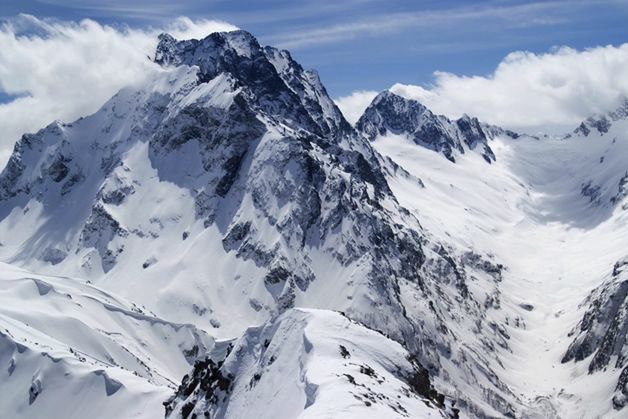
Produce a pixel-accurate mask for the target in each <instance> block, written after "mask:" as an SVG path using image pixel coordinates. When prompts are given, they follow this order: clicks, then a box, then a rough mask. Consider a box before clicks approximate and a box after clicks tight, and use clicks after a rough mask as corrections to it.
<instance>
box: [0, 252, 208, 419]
mask: <svg viewBox="0 0 628 419" xmlns="http://www.w3.org/2000/svg"><path fill="white" fill-rule="evenodd" d="M213 344H214V341H213V339H212V338H211V337H209V336H208V335H207V334H205V333H204V332H202V331H200V330H198V329H196V328H195V327H194V326H192V325H184V324H176V323H171V322H167V321H164V320H162V319H159V318H156V317H154V316H153V315H151V314H150V313H147V312H145V311H144V310H143V309H141V308H140V307H137V306H135V305H133V304H132V303H128V302H126V301H124V300H122V299H120V298H119V297H116V296H114V295H112V294H110V293H108V292H104V291H102V290H99V289H97V288H94V287H93V286H91V285H87V284H81V283H79V282H77V281H75V280H73V279H71V278H61V277H51V276H43V275H36V274H32V273H30V272H28V271H24V270H21V269H17V268H14V267H12V266H10V265H6V264H4V263H0V366H1V369H0V392H1V394H2V397H0V409H1V410H0V411H1V412H2V414H1V415H0V416H2V417H7V418H18V417H19V418H49V417H63V418H77V419H78V418H85V417H103V418H104V417H142V418H154V417H156V416H160V415H161V414H162V412H163V407H162V406H161V403H162V402H163V400H164V398H165V397H167V396H168V394H169V393H170V392H171V391H172V389H173V388H174V387H176V384H177V383H178V382H179V381H180V380H181V377H182V376H183V375H184V374H185V373H186V372H187V370H188V369H189V368H190V366H191V364H193V362H194V360H195V359H196V357H197V356H198V354H199V353H205V352H206V351H208V350H210V349H211V348H212V347H213Z"/></svg>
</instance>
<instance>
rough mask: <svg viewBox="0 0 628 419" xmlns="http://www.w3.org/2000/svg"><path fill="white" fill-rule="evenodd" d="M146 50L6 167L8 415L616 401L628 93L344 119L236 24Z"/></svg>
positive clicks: (579, 408)
mask: <svg viewBox="0 0 628 419" xmlns="http://www.w3.org/2000/svg"><path fill="white" fill-rule="evenodd" d="M153 59H154V66H155V71H154V73H153V74H152V75H151V76H150V77H147V80H146V81H145V82H144V83H142V84H141V85H135V86H129V87H127V88H125V89H123V90H121V91H120V92H119V93H118V94H116V95H115V96H114V97H113V98H111V99H110V100H109V101H108V102H107V103H105V104H104V105H103V106H102V108H101V109H100V110H99V111H97V112H96V113H95V114H93V115H90V116H86V117H84V118H81V119H79V120H77V121H74V122H72V123H62V122H54V123H52V124H50V125H49V126H47V127H45V128H43V129H42V130H40V131H39V132H37V133H35V134H25V135H24V136H23V137H22V138H21V139H20V140H19V141H18V142H17V143H16V145H15V148H14V151H13V154H12V156H11V158H10V160H9V162H8V163H7V165H6V167H5V168H4V170H3V171H2V173H1V174H0V261H1V262H0V377H1V378H0V417H7V418H85V417H89V418H93V419H96V418H112V417H116V418H127V417H128V418H155V417H164V416H165V417H168V418H202V417H210V418H248V417H258V418H285V419H291V418H332V417H333V418H337V417H338V418H457V417H460V418H489V417H490V418H493V417H495V418H503V417H506V418H565V419H572V418H598V417H600V418H602V417H603V418H615V417H616V418H621V417H626V415H628V409H627V408H625V406H626V405H628V387H627V386H628V342H627V336H628V234H626V232H625V230H626V228H627V227H628V159H627V157H628V102H626V103H624V104H623V105H622V106H620V107H619V108H618V109H615V110H610V111H609V113H608V114H606V115H602V116H596V117H591V118H589V119H587V120H586V121H583V123H582V124H581V125H580V126H579V127H574V128H575V129H574V131H573V132H572V133H570V134H568V135H565V136H563V137H549V136H540V137H531V136H527V135H523V134H518V133H514V132H511V131H508V130H504V129H501V128H499V127H496V126H492V125H488V124H485V123H483V122H481V121H478V120H477V119H476V118H473V117H469V116H466V115H465V116H463V117H462V118H460V119H457V120H451V119H449V118H447V117H444V116H440V115H435V114H433V113H432V112H431V111H430V110H429V109H427V108H426V107H425V106H423V105H422V104H420V103H418V102H416V101H414V100H410V99H407V98H404V97H401V96H398V95H396V94H394V93H391V92H389V91H385V92H382V93H381V94H379V95H378V96H377V97H376V98H375V99H374V100H373V102H372V103H371V105H370V106H369V107H368V108H367V109H366V111H365V112H364V114H363V116H362V117H361V118H360V120H359V121H358V122H357V123H356V124H355V127H354V126H351V125H350V124H349V123H348V122H347V121H346V120H345V118H344V117H343V115H342V113H341V112H340V110H339V109H338V108H337V107H336V105H335V104H334V102H333V100H332V99H331V98H330V97H329V96H328V94H327V92H326V90H325V88H324V86H323V85H322V83H321V81H320V79H319V77H318V75H317V73H316V72H315V71H312V70H304V69H303V68H302V67H301V66H300V65H299V64H298V63H297V62H295V61H294V60H293V59H292V57H291V55H290V53H289V52H287V51H281V50H277V49H275V48H272V47H264V46H260V45H259V43H258V42H257V40H256V39H255V38H254V37H253V36H252V35H251V34H249V33H247V32H244V31H233V32H224V33H213V34H211V35H209V36H208V37H206V38H204V39H202V40H186V41H177V40H176V39H174V38H173V37H171V36H170V35H167V34H163V35H160V37H159V45H158V47H157V51H156V53H155V55H154V57H153Z"/></svg>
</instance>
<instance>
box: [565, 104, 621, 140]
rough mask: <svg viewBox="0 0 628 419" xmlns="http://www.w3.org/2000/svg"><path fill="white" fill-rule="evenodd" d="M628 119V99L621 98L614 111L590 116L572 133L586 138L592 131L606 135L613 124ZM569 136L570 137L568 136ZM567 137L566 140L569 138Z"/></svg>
mask: <svg viewBox="0 0 628 419" xmlns="http://www.w3.org/2000/svg"><path fill="white" fill-rule="evenodd" d="M623 119H628V98H627V97H623V98H622V99H621V100H620V103H619V106H618V107H617V108H615V110H613V111H611V112H608V113H606V114H598V115H593V116H590V117H589V118H587V119H585V120H584V121H582V122H581V123H580V125H578V128H576V129H575V130H574V131H573V132H574V134H576V135H582V136H584V137H588V136H589V134H590V133H591V132H592V131H597V132H598V133H599V134H601V135H604V134H606V133H607V132H608V131H609V130H610V128H611V126H612V125H613V122H616V121H620V120H623ZM569 136H570V135H569ZM569 136H567V138H568V137H569Z"/></svg>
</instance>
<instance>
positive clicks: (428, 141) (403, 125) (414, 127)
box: [356, 91, 517, 163]
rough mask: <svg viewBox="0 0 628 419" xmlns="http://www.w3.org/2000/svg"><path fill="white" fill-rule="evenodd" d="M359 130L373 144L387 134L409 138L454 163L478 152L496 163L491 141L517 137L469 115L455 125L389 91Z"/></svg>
mask: <svg viewBox="0 0 628 419" xmlns="http://www.w3.org/2000/svg"><path fill="white" fill-rule="evenodd" d="M356 128H357V129H358V130H359V131H361V132H363V133H364V134H365V135H366V136H367V137H368V138H369V139H371V140H373V139H375V138H376V137H377V136H379V135H385V134H387V133H391V134H407V135H408V136H409V137H410V138H411V139H412V140H413V141H414V142H415V143H417V144H418V145H421V146H423V147H426V148H429V149H430V150H434V151H436V152H438V153H442V154H443V155H444V156H445V157H446V158H447V159H448V160H450V161H452V162H455V161H456V158H455V156H456V154H464V153H465V150H466V151H469V150H476V149H477V150H479V152H480V153H481V154H482V157H483V158H484V159H485V160H486V161H487V162H488V163H490V162H492V161H495V154H494V153H493V150H491V147H490V146H489V144H488V142H489V140H491V139H492V138H493V137H494V136H495V135H496V134H503V135H508V136H511V137H513V138H516V136H517V135H516V134H515V133H512V132H509V131H504V130H501V129H499V128H497V127H491V126H488V125H486V124H482V123H480V122H479V121H478V120H477V118H471V117H469V116H467V115H464V116H463V117H462V118H460V119H458V120H455V121H452V120H450V119H449V118H447V117H445V116H442V115H434V114H433V113H432V112H431V111H430V110H429V109H427V108H426V107H425V106H423V105H422V104H420V103H419V102H417V101H415V100H410V99H406V98H404V97H401V96H399V95H396V94H394V93H392V92H390V91H384V92H382V93H380V94H379V95H377V97H375V99H373V102H371V104H370V105H369V107H368V108H367V109H366V111H365V112H364V114H363V115H362V117H361V118H360V119H359V120H358V122H357V124H356Z"/></svg>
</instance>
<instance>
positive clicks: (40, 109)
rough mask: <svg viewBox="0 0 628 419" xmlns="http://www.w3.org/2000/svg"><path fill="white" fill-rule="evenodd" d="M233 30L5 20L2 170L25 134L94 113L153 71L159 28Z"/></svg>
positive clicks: (178, 23)
mask: <svg viewBox="0 0 628 419" xmlns="http://www.w3.org/2000/svg"><path fill="white" fill-rule="evenodd" d="M233 29H236V27H235V26H233V25H230V24H228V23H225V22H221V21H213V20H196V21H195V20H191V19H189V18H186V17H180V18H177V19H175V20H174V21H172V22H171V23H170V24H167V25H164V27H160V28H148V29H143V30H140V29H131V28H128V27H113V26H108V25H102V24H100V23H97V22H95V21H93V20H89V19H85V20H82V21H80V22H78V23H77V22H68V21H59V20H45V19H39V18H36V17H34V16H30V15H20V16H18V17H17V18H15V19H11V20H8V21H5V22H3V23H2V24H0V45H2V48H0V94H2V95H3V96H5V97H6V98H8V99H9V100H8V101H6V103H0V121H2V124H1V125H2V128H3V130H2V133H0V168H2V167H4V164H5V162H6V160H7V159H8V157H9V154H10V152H11V149H12V147H13V144H14V143H15V141H17V140H18V139H19V137H20V136H21V135H22V134H23V133H25V132H33V131H37V130H38V129H40V128H42V127H44V126H46V125H48V124H49V123H50V122H52V121H54V120H62V121H72V120H74V119H76V118H78V117H80V116H84V115H88V114H90V113H93V112H95V111H96V110H97V109H98V108H99V107H100V106H101V105H102V104H103V103H104V102H105V101H106V100H107V99H109V98H110V97H111V96H113V95H114V94H115V93H116V92H117V91H118V90H120V89H121V88H122V87H124V86H127V85H132V84H134V83H139V82H141V81H142V80H143V79H144V78H145V77H147V76H148V75H150V74H151V72H154V71H158V70H159V69H158V67H157V66H156V65H155V64H153V63H152V62H151V60H150V59H149V57H150V56H152V54H153V53H154V49H155V46H156V44H157V35H158V34H159V33H161V32H164V31H165V32H169V33H171V34H172V35H173V36H175V37H177V38H180V39H188V38H200V37H204V36H206V35H207V34H209V33H211V32H216V31H225V30H233ZM10 99H12V100H10Z"/></svg>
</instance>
